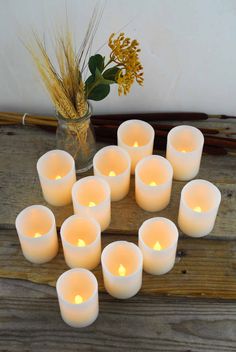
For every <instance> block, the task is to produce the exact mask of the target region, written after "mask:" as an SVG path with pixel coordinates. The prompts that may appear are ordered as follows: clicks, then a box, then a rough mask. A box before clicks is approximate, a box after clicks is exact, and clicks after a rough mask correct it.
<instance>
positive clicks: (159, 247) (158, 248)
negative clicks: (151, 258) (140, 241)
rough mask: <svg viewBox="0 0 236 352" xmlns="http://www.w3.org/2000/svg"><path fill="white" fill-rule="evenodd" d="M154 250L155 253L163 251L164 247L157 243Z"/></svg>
mask: <svg viewBox="0 0 236 352" xmlns="http://www.w3.org/2000/svg"><path fill="white" fill-rule="evenodd" d="M153 249H155V251H161V250H162V246H161V245H160V242H158V241H156V243H155V244H154V246H153Z"/></svg>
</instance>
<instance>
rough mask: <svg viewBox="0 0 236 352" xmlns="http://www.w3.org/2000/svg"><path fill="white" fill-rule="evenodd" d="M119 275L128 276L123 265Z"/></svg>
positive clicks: (120, 267)
mask: <svg viewBox="0 0 236 352" xmlns="http://www.w3.org/2000/svg"><path fill="white" fill-rule="evenodd" d="M118 273H119V275H120V276H125V275H126V269H125V267H124V266H123V265H122V264H120V265H119V269H118Z"/></svg>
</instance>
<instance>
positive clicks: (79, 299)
mask: <svg viewBox="0 0 236 352" xmlns="http://www.w3.org/2000/svg"><path fill="white" fill-rule="evenodd" d="M83 301H84V300H83V297H82V296H80V295H76V296H75V304H81V303H83Z"/></svg>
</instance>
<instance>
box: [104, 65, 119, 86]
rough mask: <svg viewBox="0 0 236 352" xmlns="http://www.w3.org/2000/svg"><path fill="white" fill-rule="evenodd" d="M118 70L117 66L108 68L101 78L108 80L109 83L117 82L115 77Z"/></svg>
mask: <svg viewBox="0 0 236 352" xmlns="http://www.w3.org/2000/svg"><path fill="white" fill-rule="evenodd" d="M119 71H120V69H119V68H118V67H117V66H114V67H111V68H108V69H107V70H106V71H105V72H104V73H103V78H105V79H107V80H110V81H114V82H116V81H117V76H118V73H119Z"/></svg>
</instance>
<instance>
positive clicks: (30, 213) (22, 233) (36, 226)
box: [16, 205, 58, 264]
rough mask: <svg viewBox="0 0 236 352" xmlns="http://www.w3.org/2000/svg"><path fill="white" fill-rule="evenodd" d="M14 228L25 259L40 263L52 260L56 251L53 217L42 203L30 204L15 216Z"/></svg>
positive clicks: (56, 241) (56, 240) (56, 243)
mask: <svg viewBox="0 0 236 352" xmlns="http://www.w3.org/2000/svg"><path fill="white" fill-rule="evenodd" d="M16 230H17V233H18V236H19V240H20V244H21V249H22V252H23V254H24V256H25V258H26V259H27V260H29V261H30V262H32V263H35V264H42V263H46V262H49V261H50V260H52V259H53V258H54V257H55V256H56V254H57V252H58V239H57V231H56V222H55V217H54V215H53V213H52V212H51V210H50V209H48V208H47V207H44V206H43V205H32V206H30V207H27V208H25V209H24V210H22V211H21V212H20V213H19V214H18V216H17V218H16Z"/></svg>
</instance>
